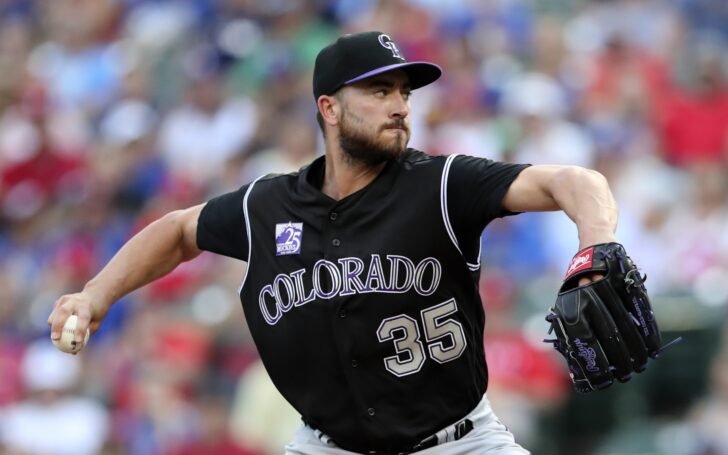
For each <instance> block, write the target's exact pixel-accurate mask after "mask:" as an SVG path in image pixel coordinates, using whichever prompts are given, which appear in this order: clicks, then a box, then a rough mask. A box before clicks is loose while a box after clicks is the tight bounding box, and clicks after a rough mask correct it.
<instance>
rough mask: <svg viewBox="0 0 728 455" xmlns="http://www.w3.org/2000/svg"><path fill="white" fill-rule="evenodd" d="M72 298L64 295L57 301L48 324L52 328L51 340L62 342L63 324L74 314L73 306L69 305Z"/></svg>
mask: <svg viewBox="0 0 728 455" xmlns="http://www.w3.org/2000/svg"><path fill="white" fill-rule="evenodd" d="M69 297H70V296H67V295H64V296H63V297H61V298H60V299H58V300H57V301H56V304H55V305H54V308H53V311H52V312H51V315H50V316H49V317H48V324H49V325H50V326H51V339H52V340H60V339H61V331H62V330H63V324H65V323H66V319H68V317H69V316H70V315H71V314H73V304H72V303H71V304H68V303H67V302H68V300H69Z"/></svg>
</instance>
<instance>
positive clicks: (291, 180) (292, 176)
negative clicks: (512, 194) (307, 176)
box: [248, 168, 305, 192]
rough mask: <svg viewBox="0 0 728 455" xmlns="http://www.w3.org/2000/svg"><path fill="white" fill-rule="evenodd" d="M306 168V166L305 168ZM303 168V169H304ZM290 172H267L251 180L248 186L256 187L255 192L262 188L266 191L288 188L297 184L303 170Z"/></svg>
mask: <svg viewBox="0 0 728 455" xmlns="http://www.w3.org/2000/svg"><path fill="white" fill-rule="evenodd" d="M303 169H305V168H303ZM303 169H302V170H303ZM302 170H298V171H296V172H290V173H288V174H265V175H261V176H260V177H258V178H256V179H255V180H253V181H251V182H250V183H249V184H248V186H249V187H251V188H252V187H255V192H259V191H260V190H262V189H265V190H266V191H270V190H276V189H280V190H287V189H289V188H290V187H291V186H293V185H295V184H296V182H297V181H298V179H299V177H300V175H301V171H302Z"/></svg>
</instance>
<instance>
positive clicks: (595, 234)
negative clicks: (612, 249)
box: [579, 229, 617, 250]
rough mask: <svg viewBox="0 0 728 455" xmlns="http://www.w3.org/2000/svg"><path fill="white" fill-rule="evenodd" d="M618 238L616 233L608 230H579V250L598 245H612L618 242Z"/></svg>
mask: <svg viewBox="0 0 728 455" xmlns="http://www.w3.org/2000/svg"><path fill="white" fill-rule="evenodd" d="M616 241H617V237H616V236H615V235H614V231H613V230H611V229H608V230H604V229H602V230H581V229H579V250H582V249H584V248H587V247H589V246H591V245H597V244H599V243H611V242H616Z"/></svg>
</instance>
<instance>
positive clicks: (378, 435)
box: [48, 32, 644, 455]
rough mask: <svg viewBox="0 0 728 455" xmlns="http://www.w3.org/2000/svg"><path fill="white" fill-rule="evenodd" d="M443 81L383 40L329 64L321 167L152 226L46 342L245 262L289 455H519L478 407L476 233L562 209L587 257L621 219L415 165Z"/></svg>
mask: <svg viewBox="0 0 728 455" xmlns="http://www.w3.org/2000/svg"><path fill="white" fill-rule="evenodd" d="M440 74H441V70H440V68H439V67H438V66H436V65H434V64H432V63H426V62H408V61H406V60H405V57H404V56H403V55H402V53H401V51H400V49H399V48H398V47H397V45H396V44H395V43H394V41H392V39H391V38H390V37H389V36H388V35H386V34H384V33H380V32H367V33H360V34H352V35H346V36H343V37H341V38H339V39H338V40H337V41H336V42H334V43H333V44H331V45H329V46H328V47H326V48H324V49H323V50H322V51H321V52H320V53H319V55H318V57H317V59H316V64H315V69H314V76H313V95H314V99H315V101H316V105H317V108H318V120H319V124H320V126H321V128H322V131H323V134H324V139H325V145H326V153H325V156H323V157H321V158H318V159H316V160H315V161H313V162H312V163H311V164H310V165H308V166H306V167H304V168H302V169H301V170H300V171H299V172H295V173H292V174H286V175H267V176H263V177H260V178H258V179H257V180H255V181H253V182H250V183H248V184H245V185H243V186H242V187H241V188H240V189H238V190H237V191H234V192H231V193H229V194H225V195H222V196H219V197H216V198H214V199H212V200H210V201H208V202H207V203H205V204H201V205H198V206H195V207H191V208H188V209H185V210H179V211H174V212H171V213H169V214H167V215H165V216H164V217H162V218H160V219H159V220H157V221H155V222H154V223H152V224H150V225H149V226H148V227H147V228H145V229H144V230H142V231H141V232H140V233H138V234H137V235H136V236H135V237H133V238H132V239H131V240H130V241H129V242H128V243H127V244H126V245H124V246H123V247H122V248H121V250H120V251H119V252H118V253H117V254H116V256H115V257H114V258H113V259H112V260H111V261H110V262H109V264H108V265H107V266H106V267H105V268H104V269H103V270H102V271H101V272H100V273H99V274H98V275H97V276H96V277H94V278H93V279H92V280H91V281H89V282H88V283H87V285H86V286H85V287H84V289H83V290H82V291H81V292H80V293H77V294H71V295H65V296H62V297H61V298H60V299H59V300H58V301H57V302H56V305H55V307H54V310H53V312H52V313H51V315H50V317H49V320H48V321H49V324H50V325H51V327H52V329H51V337H52V338H57V337H59V333H60V329H61V327H62V326H63V322H64V321H65V319H66V318H67V317H68V316H69V315H70V314H76V315H78V317H79V324H78V327H77V336H78V337H80V336H81V335H82V334H83V333H85V330H86V327H88V326H89V325H90V327H91V329H92V331H95V330H97V329H98V327H99V324H100V323H101V321H102V319H103V318H104V315H105V314H106V312H107V310H108V308H109V306H110V305H111V304H112V303H113V302H114V301H116V300H117V299H119V298H120V297H122V296H124V295H125V294H127V293H129V292H131V291H133V290H135V289H137V288H139V287H141V286H143V285H145V284H147V283H149V282H151V281H152V280H154V279H156V278H159V277H161V276H163V275H165V274H166V273H168V272H169V271H171V270H172V269H174V268H175V267H176V266H177V265H178V264H180V263H181V262H183V261H186V260H190V259H192V258H194V257H195V256H197V255H198V254H200V252H201V251H203V250H206V251H211V252H214V253H218V254H222V255H225V256H230V257H234V258H238V259H240V260H243V261H246V262H247V263H248V267H247V271H246V272H245V276H244V278H243V284H242V286H241V289H240V299H241V302H242V305H243V308H244V311H245V315H246V319H247V322H248V325H249V327H250V331H251V333H252V335H253V339H254V340H255V343H256V346H257V348H258V351H259V353H260V357H261V359H262V361H263V363H264V364H265V367H266V369H267V371H268V373H269V374H270V377H271V379H272V380H273V382H274V384H275V385H276V387H277V388H278V389H279V390H280V392H281V394H282V395H283V396H284V397H285V398H286V399H287V400H288V401H289V402H290V403H291V404H292V405H293V407H294V408H295V409H296V410H298V412H300V414H301V416H302V420H303V425H302V427H301V428H300V430H299V431H298V432H297V433H296V434H295V435H294V437H293V440H292V441H291V443H290V444H289V445H288V446H287V447H286V454H288V455H321V454H330V455H344V454H351V453H360V454H372V455H374V454H409V453H417V454H421V455H431V454H445V455H455V454H496V453H497V454H509V455H515V454H525V453H529V452H527V451H526V450H525V449H523V448H522V447H521V446H519V445H518V444H517V443H516V442H515V441H514V438H513V435H512V434H511V433H510V432H509V431H508V429H507V428H506V427H505V426H504V425H503V424H502V423H501V422H500V421H499V420H498V419H497V417H496V416H495V415H494V414H493V411H492V410H491V408H490V406H489V403H488V400H487V398H486V396H485V392H486V388H487V383H488V371H487V366H486V361H485V355H484V348H483V342H482V340H483V330H484V322H485V315H484V312H483V305H482V304H481V301H480V297H479V295H478V285H477V283H478V276H479V272H480V256H481V255H480V236H481V233H482V231H483V229H484V228H485V227H486V226H487V225H488V223H489V222H490V221H491V220H493V219H495V218H498V217H503V216H507V215H513V214H515V213H518V212H526V211H546V210H563V211H564V212H566V214H567V215H568V216H569V217H570V218H571V219H572V220H574V222H575V223H576V225H577V227H578V232H579V242H580V244H581V247H583V248H586V247H590V246H592V245H618V244H616V243H613V242H614V241H615V237H614V230H615V227H616V222H617V208H616V204H615V202H614V199H613V198H612V194H611V192H610V190H609V187H608V184H607V182H606V180H605V179H604V177H602V176H601V175H600V174H598V173H597V172H594V171H590V170H586V169H582V168H577V167H572V166H545V165H541V166H527V165H520V164H506V163H501V162H495V161H491V160H487V159H482V158H473V157H468V156H430V155H427V154H425V153H423V152H421V151H418V150H414V149H411V148H407V143H408V139H409V136H410V117H409V113H410V103H409V98H410V93H411V92H412V91H413V90H415V89H417V88H420V87H422V86H425V85H427V84H430V83H432V82H434V81H435V80H436V79H438V78H439V76H440ZM599 264H601V263H598V261H597V260H596V259H594V260H593V261H592V260H591V259H590V258H586V259H584V254H581V256H580V259H578V261H576V262H575V263H574V264H573V265H572V267H571V269H573V270H570V272H573V271H574V270H576V269H578V271H581V272H582V273H580V274H576V275H575V274H574V273H572V274H571V276H570V279H572V278H573V279H575V280H577V281H578V284H577V285H576V286H577V288H576V289H577V290H583V289H588V286H589V283H590V282H591V281H593V280H595V279H598V278H601V277H603V276H605V275H609V270H607V269H606V268H604V267H601V268H600V266H599ZM633 278H634V275H633ZM601 281H604V280H601ZM595 282H600V281H595ZM640 283H641V282H640ZM579 284H581V285H582V286H578V285H579ZM638 284H639V283H638ZM563 292H567V290H563ZM566 310H568V307H567V308H566ZM566 310H564V308H562V306H559V307H558V308H555V309H553V310H552V314H550V315H549V318H550V320H551V321H555V322H554V324H558V322H559V321H562V320H563V319H559V318H561V317H562V316H563V317H565V318H568V317H569V315H568V314H566V315H564V312H565V311H566ZM643 319H644V318H643ZM628 320H629V321H630V324H632V325H635V326H636V323H633V322H632V321H631V319H629V318H628ZM567 325H568V324H567ZM559 327H560V326H559ZM635 333H636V332H635ZM557 335H560V336H562V337H564V336H566V337H567V339H566V340H565V341H564V343H563V345H559V346H558V347H559V348H562V349H564V346H567V347H569V346H571V347H574V346H576V347H575V349H578V350H577V351H575V352H576V357H577V358H582V357H583V358H584V359H588V360H590V362H591V363H589V364H588V365H587V364H585V365H586V366H587V367H588V368H587V370H586V372H587V373H586V374H587V379H589V376H588V375H589V374H590V372H591V371H592V370H593V369H594V365H595V364H594V361H595V360H594V358H592V357H591V354H592V352H593V351H594V349H597V350H598V349H599V346H597V344H596V341H594V342H593V343H592V344H588V343H589V342H591V341H590V340H591V339H587V338H585V337H582V338H583V339H582V340H581V341H580V339H578V338H577V339H576V341H577V342H579V343H577V344H576V345H574V343H573V342H572V343H571V344H569V342H570V341H573V340H570V339H568V332H563V331H558V333H557ZM612 335H614V334H612ZM79 339H80V338H79ZM615 341H618V337H616V338H615V337H612V339H610V342H615ZM554 342H555V343H557V342H556V341H554ZM602 342H603V343H605V342H606V341H602ZM590 349H591V351H590ZM582 354H583V355H582ZM597 354H601V351H599V352H598V353H597ZM579 356H582V357H579ZM597 360H599V361H601V358H599V359H597ZM605 362H606V363H607V365H606V367H605V368H606V370H607V372H606V374H607V375H608V374H609V371H612V369H611V366H610V359H607V360H605ZM579 365H581V364H578V363H577V364H576V365H575V366H574V368H578V367H579ZM599 365H601V364H599ZM570 366H573V365H571V364H570ZM572 373H573V371H572ZM602 373H604V372H602ZM576 379H582V378H581V377H577V378H576ZM576 379H575V380H576ZM602 379H604V378H602ZM607 379H609V378H607ZM617 379H620V380H623V379H625V378H624V377H623V376H620V377H618V378H617ZM610 383H611V382H610ZM604 384H606V382H604V381H602V382H599V383H598V384H596V383H594V384H592V385H594V386H595V387H594V388H601V387H603V386H605V385H604Z"/></svg>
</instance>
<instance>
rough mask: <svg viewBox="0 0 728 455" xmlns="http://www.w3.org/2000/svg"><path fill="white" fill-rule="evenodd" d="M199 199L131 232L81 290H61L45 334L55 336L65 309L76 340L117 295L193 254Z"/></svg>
mask: <svg viewBox="0 0 728 455" xmlns="http://www.w3.org/2000/svg"><path fill="white" fill-rule="evenodd" d="M204 207H205V204H200V205H196V206H194V207H190V208H188V209H184V210H177V211H174V212H170V213H168V214H166V215H165V216H163V217H161V218H159V219H158V220H156V221H154V222H153V223H151V224H150V225H148V226H147V227H145V228H144V229H142V230H141V231H140V232H139V233H137V234H136V235H135V236H134V237H132V238H131V239H130V240H129V241H128V242H127V243H126V244H125V245H124V246H123V247H122V248H121V249H120V250H119V251H118V252H117V253H116V255H114V257H113V258H112V259H111V260H110V261H109V263H108V264H107V265H106V266H105V267H104V268H103V269H102V270H101V272H99V273H98V275H96V276H95V277H93V278H92V279H91V280H90V281H89V282H88V283H86V286H84V288H83V290H82V291H81V292H78V293H75V294H67V295H64V296H61V297H60V298H59V299H58V300H57V301H56V303H55V305H54V307H53V311H52V312H51V314H50V316H49V317H48V324H49V325H50V326H51V338H52V339H59V338H60V336H61V329H62V328H63V324H64V322H65V321H66V319H67V318H68V316H70V315H71V314H75V315H76V316H78V324H77V326H76V340H77V341H81V340H83V337H84V334H85V333H86V328H87V327H89V328H90V329H91V332H95V331H96V330H97V329H98V328H99V325H100V324H101V321H102V320H103V318H104V316H106V313H107V312H108V311H109V307H111V305H112V304H113V303H114V302H116V301H117V300H118V299H120V298H121V297H123V296H125V295H127V294H129V293H130V292H132V291H134V290H136V289H139V288H140V287H142V286H144V285H146V284H148V283H150V282H152V281H154V280H156V279H157V278H160V277H162V276H164V275H166V274H167V273H169V272H171V271H172V270H173V269H174V268H175V267H177V266H178V265H179V264H180V263H182V262H184V261H188V260H190V259H192V258H195V257H197V256H198V255H199V254H200V253H201V250H200V249H199V248H198V246H197V221H198V219H199V216H200V212H201V211H202V209H203V208H204Z"/></svg>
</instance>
